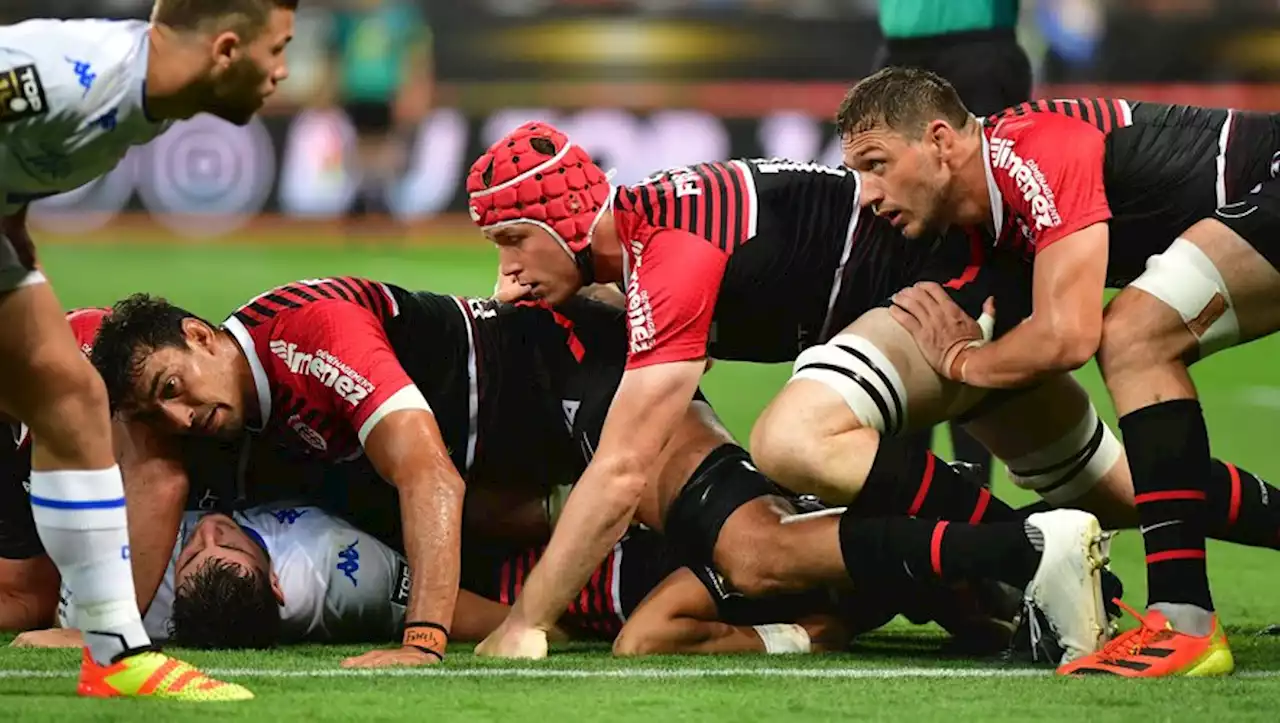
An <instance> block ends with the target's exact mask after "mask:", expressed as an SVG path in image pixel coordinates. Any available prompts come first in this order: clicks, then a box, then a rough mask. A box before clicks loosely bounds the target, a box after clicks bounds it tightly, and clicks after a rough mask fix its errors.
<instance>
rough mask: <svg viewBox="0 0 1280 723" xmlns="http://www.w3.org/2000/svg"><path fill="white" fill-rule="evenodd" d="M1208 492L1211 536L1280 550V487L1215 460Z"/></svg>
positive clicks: (1246, 471)
mask: <svg viewBox="0 0 1280 723" xmlns="http://www.w3.org/2000/svg"><path fill="white" fill-rule="evenodd" d="M1205 495H1206V498H1207V501H1208V507H1209V519H1208V528H1209V536H1210V537H1212V538H1214V539H1215V540H1225V541H1227V542H1235V543H1238V544H1241V545H1250V546H1252V547H1269V548H1271V549H1272V550H1280V489H1276V488H1275V487H1272V486H1271V485H1269V484H1267V483H1266V482H1264V481H1262V480H1260V479H1258V477H1257V476H1256V475H1254V474H1252V473H1250V472H1249V471H1248V470H1244V469H1241V468H1239V467H1237V466H1235V465H1233V464H1231V463H1230V462H1223V461H1222V460H1219V459H1215V460H1213V468H1212V471H1211V473H1210V474H1209V484H1208V485H1207V487H1206V488H1205Z"/></svg>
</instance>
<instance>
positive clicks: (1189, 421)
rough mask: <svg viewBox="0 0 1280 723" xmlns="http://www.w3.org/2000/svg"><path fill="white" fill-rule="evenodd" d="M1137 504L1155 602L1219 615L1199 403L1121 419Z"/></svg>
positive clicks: (1154, 408) (1156, 407) (1150, 598)
mask: <svg viewBox="0 0 1280 723" xmlns="http://www.w3.org/2000/svg"><path fill="white" fill-rule="evenodd" d="M1120 430H1121V432H1122V433H1123V434H1124V446H1125V449H1126V450H1127V451H1128V453H1129V469H1130V471H1131V472H1132V474H1133V491H1134V501H1135V502H1136V503H1137V507H1138V520H1139V522H1140V523H1141V525H1142V530H1143V533H1142V539H1143V542H1144V543H1145V544H1146V548H1147V603H1148V605H1154V604H1156V603H1186V604H1190V605H1195V606H1197V607H1201V608H1204V609H1205V610H1213V598H1212V596H1211V595H1210V594H1209V577H1208V573H1207V572H1206V568H1205V555H1204V541H1205V533H1206V529H1205V527H1206V525H1205V522H1206V520H1205V518H1206V515H1207V512H1208V510H1207V505H1206V502H1205V486H1206V485H1207V484H1208V479H1209V476H1210V472H1211V464H1210V459H1211V458H1210V456H1209V433H1208V431H1207V430H1206V429H1205V425H1204V415H1203V414H1202V413H1201V411H1200V403H1199V402H1197V401H1196V400H1194V399H1175V400H1173V401H1168V402H1160V403H1157V404H1153V405H1151V406H1149V407H1144V408H1143V409H1139V410H1137V411H1136V412H1131V413H1129V414H1126V415H1125V416H1123V417H1121V418H1120Z"/></svg>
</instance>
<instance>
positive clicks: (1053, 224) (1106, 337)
mask: <svg viewBox="0 0 1280 723" xmlns="http://www.w3.org/2000/svg"><path fill="white" fill-rule="evenodd" d="M838 125H839V129H840V132H841V134H842V137H843V139H844V152H845V162H846V163H847V164H849V165H850V166H851V167H854V168H858V169H861V170H863V171H866V172H867V173H866V174H865V175H866V176H867V179H868V180H867V183H866V187H867V190H866V192H867V200H868V202H869V203H871V204H872V205H873V206H874V207H875V208H876V209H877V210H878V213H879V214H880V215H881V216H883V217H885V218H887V219H889V220H890V221H891V222H892V223H893V224H894V225H895V226H899V227H902V228H903V230H904V232H905V234H906V235H907V236H913V237H921V236H926V235H927V233H928V231H929V229H933V228H938V227H943V226H947V225H953V224H954V225H963V226H969V227H973V228H976V229H980V230H985V231H987V232H990V233H992V234H994V237H995V239H996V244H997V245H998V246H1000V247H1005V248H1010V249H1013V250H1016V251H1019V252H1021V253H1024V254H1026V256H1028V257H1029V258H1032V259H1033V260H1034V267H1035V271H1034V289H1033V297H1034V303H1033V308H1034V312H1035V313H1034V314H1033V315H1032V316H1031V317H1030V318H1029V319H1028V320H1027V321H1026V322H1025V323H1023V324H1021V325H1019V326H1018V327H1017V328H1016V329H1015V330H1013V331H1012V332H1010V333H1009V334H1008V335H1007V336H1005V337H1004V338H1002V339H1000V340H998V341H996V342H995V343H991V344H984V340H983V339H981V338H979V336H978V333H977V332H976V331H975V324H974V322H973V320H972V319H971V318H970V316H971V314H966V313H965V311H964V310H962V309H959V308H957V307H956V306H955V305H954V304H952V303H950V302H949V301H948V300H947V299H946V298H944V296H943V295H941V294H939V293H938V292H939V290H938V289H937V288H936V287H934V286H932V285H921V286H919V287H917V288H913V289H909V290H905V291H903V292H902V293H900V294H898V295H897V296H896V297H895V299H894V303H895V309H894V316H895V318H897V319H898V320H899V321H900V322H901V323H902V324H903V325H904V326H907V327H908V328H909V329H910V330H911V331H912V333H913V334H914V335H915V338H916V340H917V341H918V342H919V343H920V345H921V347H922V349H923V350H924V352H925V354H926V356H927V357H928V358H929V361H930V363H931V364H932V365H933V366H934V367H935V368H936V369H937V370H938V372H939V373H940V374H942V375H943V376H945V377H947V378H949V379H955V380H961V381H964V382H965V383H967V384H971V385H974V386H979V387H988V388H1002V387H1003V388H1009V387H1018V386H1021V385H1025V384H1028V383H1031V382H1034V381H1035V380H1037V379H1042V378H1045V377H1046V376H1050V375H1058V374H1061V373H1062V372H1064V371H1069V370H1072V369H1076V368H1078V367H1080V366H1081V365H1083V364H1084V363H1085V362H1086V361H1088V360H1089V359H1090V358H1091V357H1093V356H1094V355H1095V354H1097V356H1098V361H1099V364H1100V367H1101V370H1102V374H1103V377H1104V378H1105V380H1106V383H1107V388H1108V390H1109V392H1110V393H1111V396H1112V399H1113V400H1114V402H1115V406H1116V412H1117V413H1118V414H1119V416H1120V427H1121V431H1122V432H1123V434H1124V440H1125V445H1126V447H1127V449H1128V450H1129V453H1130V455H1131V457H1130V466H1131V468H1132V484H1133V492H1134V500H1135V503H1136V514H1131V515H1130V520H1129V522H1130V524H1132V523H1139V524H1140V525H1141V527H1142V531H1143V539H1144V542H1145V544H1146V550H1147V574H1148V590H1149V597H1148V611H1147V613H1146V614H1145V615H1141V616H1139V618H1140V620H1141V621H1142V625H1141V626H1140V627H1139V628H1138V629H1137V630H1136V631H1135V632H1133V633H1132V634H1130V635H1126V636H1124V637H1123V638H1121V639H1118V640H1116V641H1115V644H1114V645H1113V646H1109V647H1108V648H1107V649H1106V650H1104V651H1102V652H1101V653H1099V655H1098V656H1096V657H1093V658H1089V659H1086V660H1083V661H1078V662H1077V663H1075V664H1072V665H1070V666H1065V667H1064V668H1062V671H1061V672H1064V673H1071V672H1093V673H1111V674H1115V675H1123V676H1130V677H1155V676H1164V675H1218V674H1226V673H1230V672H1231V671H1232V669H1233V667H1234V663H1233V660H1232V656H1231V652H1230V649H1229V647H1228V645H1227V641H1226V637H1225V635H1224V634H1223V630H1222V626H1221V624H1220V623H1219V621H1218V619H1217V616H1216V615H1215V614H1214V612H1213V601H1212V598H1211V596H1210V593H1209V586H1208V579H1207V576H1206V572H1205V544H1204V543H1205V537H1206V534H1209V533H1210V532H1213V531H1214V528H1217V527H1219V526H1220V520H1215V519H1214V515H1213V512H1214V510H1215V509H1217V510H1224V509H1225V510H1228V515H1229V516H1230V517H1231V518H1232V519H1233V520H1235V521H1237V523H1238V524H1237V525H1236V526H1235V530H1234V532H1235V534H1232V535H1229V536H1227V537H1225V538H1224V539H1228V540H1237V541H1241V542H1246V543H1248V542H1250V541H1251V540H1253V541H1257V540H1265V541H1266V542H1265V543H1264V544H1266V545H1268V546H1275V544H1276V540H1275V534H1276V533H1275V531H1276V529H1277V528H1278V526H1280V525H1278V524H1277V522H1278V519H1277V513H1276V512H1275V511H1274V510H1273V509H1271V507H1270V505H1269V500H1270V499H1271V497H1270V494H1271V492H1272V490H1271V489H1269V488H1267V487H1266V486H1250V485H1242V484H1239V482H1238V478H1237V479H1234V480H1232V481H1230V482H1228V483H1225V484H1224V483H1222V482H1221V481H1220V480H1218V478H1217V477H1215V475H1213V474H1211V461H1210V453H1209V443H1208V433H1207V431H1206V429H1205V423H1204V418H1203V415H1202V413H1201V410H1200V405H1199V403H1198V401H1197V398H1196V392H1195V388H1194V386H1193V385H1192V382H1191V378H1190V376H1189V375H1188V373H1187V366H1188V365H1190V364H1192V363H1194V362H1195V361H1198V360H1199V359H1201V358H1204V357H1205V356H1208V355H1209V354H1211V353H1213V352H1215V351H1217V350H1220V349H1224V348H1227V347H1230V346H1234V345H1236V344H1239V343H1241V342H1247V341H1250V340H1253V339H1256V338H1258V337H1261V336H1266V335H1268V334H1270V333H1272V332H1273V331H1275V330H1276V329H1277V328H1280V312H1278V311H1277V308H1280V307H1278V306H1277V304H1276V303H1275V299H1276V294H1277V293H1278V292H1280V275H1278V274H1277V273H1276V269H1275V263H1276V259H1277V258H1278V256H1277V254H1280V251H1278V250H1277V247H1276V245H1275V240H1274V236H1275V231H1276V227H1275V224H1276V222H1277V213H1280V187H1278V186H1277V185H1276V183H1275V182H1274V181H1273V176H1274V175H1275V172H1276V164H1275V161H1274V158H1275V152H1276V150H1277V149H1278V148H1280V125H1278V124H1277V120H1276V117H1275V116H1273V115H1267V114H1259V113H1246V112H1240V111H1234V110H1228V109H1212V108H1196V107H1191V106H1177V105H1163V104H1157V103H1146V102H1134V101H1127V100H1122V99H1089V98H1084V99H1071V100H1041V101H1036V102H1034V103H1027V104H1023V105H1020V106H1017V107H1014V108H1011V109H1009V110H1007V111H1004V112H1002V113H999V114H997V115H995V116H992V117H990V118H988V119H986V120H985V121H979V120H978V119H976V118H974V117H973V116H972V115H971V114H970V113H969V112H968V110H967V109H966V108H965V107H964V105H963V103H961V101H960V99H959V98H958V96H957V95H956V93H955V91H954V89H952V88H951V86H950V85H949V84H947V82H946V81H945V80H943V79H942V78H940V77H938V76H936V75H933V74H931V73H928V72H923V71H916V70H907V69H901V68H889V69H886V70H884V71H881V72H878V73H876V74H874V75H872V76H870V77H868V78H866V79H864V80H863V81H862V82H860V83H859V84H858V85H857V86H856V87H854V89H853V90H851V91H850V93H849V94H848V96H847V97H846V98H845V101H844V103H843V104H842V105H841V108H840V111H839V115H838ZM926 237H927V236H926ZM1107 286H1112V287H1124V288H1123V290H1122V291H1121V292H1120V293H1119V295H1118V296H1117V297H1116V298H1115V299H1114V300H1113V301H1112V302H1111V303H1110V304H1109V305H1108V306H1107V308H1106V309H1105V311H1104V308H1103V303H1104V297H1103V289H1104V287H1107ZM1237 535H1239V536H1238V537H1237Z"/></svg>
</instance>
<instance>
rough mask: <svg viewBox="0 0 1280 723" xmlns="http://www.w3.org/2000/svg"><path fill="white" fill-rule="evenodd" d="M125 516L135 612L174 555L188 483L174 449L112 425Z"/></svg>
mask: <svg viewBox="0 0 1280 723" xmlns="http://www.w3.org/2000/svg"><path fill="white" fill-rule="evenodd" d="M112 437H113V441H114V442H115V447H116V459H117V460H119V464H120V473H121V475H122V476H123V477H124V491H125V505H126V510H127V512H128V515H129V557H130V562H131V564H132V565H133V584H134V587H135V589H136V590H137V595H138V609H139V610H142V611H143V612H145V611H146V609H147V608H148V607H149V606H150V605H151V600H152V598H154V597H155V594H156V590H157V589H159V587H160V582H161V581H162V580H163V579H164V571H165V568H166V567H167V566H168V564H169V558H170V556H171V555H172V554H173V546H174V543H175V542H176V541H177V539H178V527H179V526H180V525H181V523H182V508H183V507H184V506H185V505H186V501H187V490H188V486H189V485H188V479H187V471H186V468H185V467H184V466H183V463H182V458H181V456H180V454H179V452H178V449H177V447H176V445H174V444H173V443H172V441H171V440H165V439H162V438H161V437H159V436H158V435H156V434H154V433H152V432H150V431H148V430H147V429H146V427H144V426H142V425H140V424H136V423H126V422H121V421H119V420H113V421H112Z"/></svg>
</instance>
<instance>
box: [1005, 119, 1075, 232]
mask: <svg viewBox="0 0 1280 723" xmlns="http://www.w3.org/2000/svg"><path fill="white" fill-rule="evenodd" d="M991 167H992V169H999V170H1002V171H1004V172H1005V173H1007V174H1008V175H1009V178H1010V179H1012V180H1013V183H1014V185H1015V186H1016V187H1017V189H1018V192H1019V193H1021V194H1022V200H1024V201H1026V203H1027V207H1028V208H1029V209H1030V210H1031V220H1032V221H1034V222H1035V225H1036V227H1035V230H1036V231H1043V230H1044V229H1047V228H1053V227H1054V226H1057V225H1058V224H1060V223H1062V217H1061V216H1060V215H1058V207H1057V206H1056V205H1055V204H1054V198H1053V190H1052V189H1050V188H1049V184H1048V183H1047V182H1046V181H1045V180H1044V174H1043V173H1042V172H1041V171H1040V165H1039V164H1038V163H1036V162H1035V161H1034V160H1028V159H1024V158H1023V157H1022V156H1020V155H1018V152H1017V151H1015V150H1014V141H1012V140H1010V139H1008V138H996V137H993V138H992V139H991Z"/></svg>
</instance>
